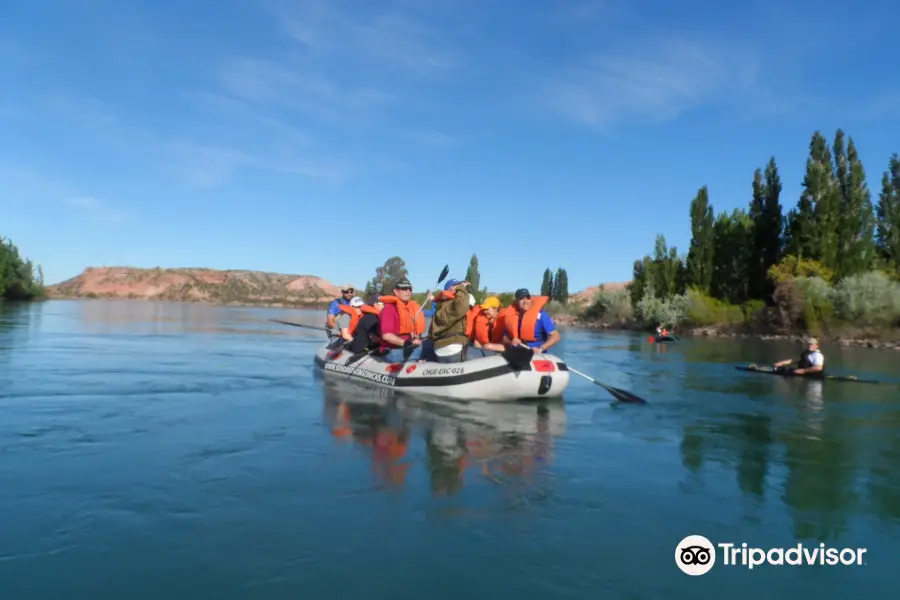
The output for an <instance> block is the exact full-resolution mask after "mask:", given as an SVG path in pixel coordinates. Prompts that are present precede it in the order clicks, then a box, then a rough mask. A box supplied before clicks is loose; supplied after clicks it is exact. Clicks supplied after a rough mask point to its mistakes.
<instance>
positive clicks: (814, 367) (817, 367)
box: [772, 338, 825, 375]
mask: <svg viewBox="0 0 900 600" xmlns="http://www.w3.org/2000/svg"><path fill="white" fill-rule="evenodd" d="M792 362H794V361H793V360H791V359H788V360H782V361H780V362H777V363H775V364H774V365H772V366H774V367H775V369H777V370H781V369H783V368H784V367H787V366H788V365H790V364H791V363H792ZM789 370H790V371H791V372H792V373H793V374H794V375H817V374H821V373H822V372H823V371H824V370H825V356H824V355H823V354H822V351H821V350H819V340H817V339H816V338H809V339H808V340H806V350H804V351H803V354H801V355H800V359H799V360H798V361H797V367H796V368H793V369H789Z"/></svg>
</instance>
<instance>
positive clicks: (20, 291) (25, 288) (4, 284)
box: [0, 236, 46, 300]
mask: <svg viewBox="0 0 900 600" xmlns="http://www.w3.org/2000/svg"><path fill="white" fill-rule="evenodd" d="M43 277H44V275H43V272H42V271H41V269H40V267H38V269H37V274H35V267H34V264H33V263H32V262H31V261H30V260H27V259H25V258H23V257H22V256H21V255H20V254H19V249H18V247H16V245H15V244H14V243H13V242H12V240H9V239H5V240H4V239H3V237H2V236H0V299H3V300H33V299H35V298H40V297H43V296H44V295H45V293H46V292H45V290H44V286H43Z"/></svg>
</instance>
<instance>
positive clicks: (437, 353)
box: [422, 279, 475, 363]
mask: <svg viewBox="0 0 900 600" xmlns="http://www.w3.org/2000/svg"><path fill="white" fill-rule="evenodd" d="M433 302H434V305H435V307H436V309H435V313H434V317H433V318H432V319H431V328H430V331H429V335H428V342H427V345H426V347H425V349H423V351H422V358H424V359H425V360H434V361H436V362H440V363H456V362H463V361H465V360H466V349H467V347H468V345H469V338H468V336H466V316H467V315H468V313H469V309H470V308H471V307H472V306H474V305H475V297H474V296H472V294H470V293H469V282H468V281H459V280H458V279H451V280H450V281H448V282H447V283H445V284H444V291H443V292H440V293H438V294H437V295H436V296H435V297H434V300H433Z"/></svg>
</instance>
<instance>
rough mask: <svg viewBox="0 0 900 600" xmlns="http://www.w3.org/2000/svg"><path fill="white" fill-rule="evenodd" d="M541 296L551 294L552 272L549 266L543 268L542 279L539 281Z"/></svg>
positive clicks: (549, 296)
mask: <svg viewBox="0 0 900 600" xmlns="http://www.w3.org/2000/svg"><path fill="white" fill-rule="evenodd" d="M541 296H547V297H548V298H551V297H552V296H553V273H552V271H550V268H549V267H547V268H546V269H544V279H543V280H542V281H541Z"/></svg>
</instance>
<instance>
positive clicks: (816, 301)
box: [794, 276, 834, 333]
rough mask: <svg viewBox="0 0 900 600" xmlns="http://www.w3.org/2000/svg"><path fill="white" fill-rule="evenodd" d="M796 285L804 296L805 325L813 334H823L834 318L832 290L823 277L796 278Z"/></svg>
mask: <svg viewBox="0 0 900 600" xmlns="http://www.w3.org/2000/svg"><path fill="white" fill-rule="evenodd" d="M794 282H795V285H797V287H798V288H799V289H800V290H801V291H802V295H803V311H802V312H803V325H804V326H805V327H806V329H808V330H809V331H811V332H813V333H821V331H822V329H823V328H825V327H828V325H829V323H830V322H831V321H832V319H833V318H834V301H833V300H832V296H833V293H832V288H831V286H829V285H828V283H827V282H826V281H825V280H824V279H822V278H821V277H817V276H816V277H803V276H801V277H796V278H795V279H794Z"/></svg>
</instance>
